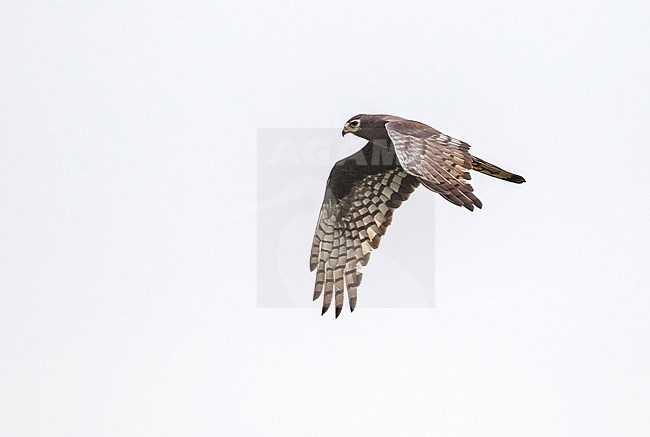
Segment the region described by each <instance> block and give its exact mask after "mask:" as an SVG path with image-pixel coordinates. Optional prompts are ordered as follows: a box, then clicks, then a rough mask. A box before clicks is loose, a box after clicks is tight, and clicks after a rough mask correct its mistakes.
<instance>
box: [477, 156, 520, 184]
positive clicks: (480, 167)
mask: <svg viewBox="0 0 650 437" xmlns="http://www.w3.org/2000/svg"><path fill="white" fill-rule="evenodd" d="M472 169H473V170H476V171H478V172H481V173H483V174H486V175H488V176H492V177H493V178H497V179H503V180H504V181H508V182H514V183H515V184H521V183H522V182H526V179H524V178H523V177H521V176H519V175H518V174H514V173H510V172H509V171H506V170H504V169H502V168H499V167H497V166H496V165H494V164H490V163H489V162H487V161H483V160H482V159H481V158H477V157H476V156H472Z"/></svg>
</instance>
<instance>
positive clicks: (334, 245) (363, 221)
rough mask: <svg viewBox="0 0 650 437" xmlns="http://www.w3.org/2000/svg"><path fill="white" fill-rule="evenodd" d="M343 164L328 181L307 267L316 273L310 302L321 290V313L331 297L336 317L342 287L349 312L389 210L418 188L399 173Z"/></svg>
mask: <svg viewBox="0 0 650 437" xmlns="http://www.w3.org/2000/svg"><path fill="white" fill-rule="evenodd" d="M353 156H354V155H353ZM350 158H351V157H350ZM344 163H349V160H348V161H346V160H345V159H344V160H341V161H339V162H337V163H336V165H335V166H334V168H333V169H332V172H331V174H330V177H329V179H328V181H327V188H326V191H325V199H324V201H323V205H322V206H321V210H320V215H319V217H318V223H317V225H316V231H315V232H314V240H313V243H312V248H311V257H310V268H311V270H312V271H313V270H314V269H316V285H315V287H314V300H316V299H318V298H319V297H320V295H321V293H323V291H324V297H323V311H322V314H325V312H326V311H327V310H328V309H329V307H330V303H331V302H332V294H334V297H335V303H336V317H338V316H339V314H340V313H341V309H342V308H343V292H344V285H343V284H344V282H345V287H346V288H347V291H348V300H349V303H350V310H351V311H354V308H355V306H356V302H357V287H358V286H359V284H360V283H361V276H362V274H361V268H362V267H363V266H365V265H366V264H367V263H368V259H369V258H370V252H371V251H372V250H373V249H376V248H377V247H378V246H379V240H380V239H381V237H382V236H383V235H384V234H385V233H386V228H387V227H388V225H390V223H391V220H392V216H393V211H394V210H395V209H396V208H398V207H399V206H400V205H401V203H402V202H403V201H405V200H406V199H408V197H409V195H410V194H411V193H412V192H413V190H414V189H415V188H416V187H417V186H418V185H419V182H418V180H417V178H415V177H414V176H411V175H409V174H408V173H406V172H404V171H402V170H401V169H398V168H381V169H377V170H378V171H374V170H372V169H370V168H365V169H363V168H358V169H357V170H358V171H356V172H355V170H354V168H350V166H349V165H345V166H344V165H343V164H344Z"/></svg>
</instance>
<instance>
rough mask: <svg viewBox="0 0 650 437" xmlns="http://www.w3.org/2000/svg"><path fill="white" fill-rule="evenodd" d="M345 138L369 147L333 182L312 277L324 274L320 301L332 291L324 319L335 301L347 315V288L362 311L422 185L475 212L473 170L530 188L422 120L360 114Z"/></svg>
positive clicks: (340, 167) (342, 166)
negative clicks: (397, 226)
mask: <svg viewBox="0 0 650 437" xmlns="http://www.w3.org/2000/svg"><path fill="white" fill-rule="evenodd" d="M342 133H343V136H345V134H348V133H351V134H354V135H356V136H358V137H361V138H364V139H366V140H368V144H366V145H365V146H364V147H363V148H362V149H361V150H359V151H358V152H357V153H355V154H353V155H351V156H348V157H347V158H344V159H342V160H340V161H338V162H337V163H336V164H334V167H333V168H332V171H331V172H330V176H329V178H328V180H327V186H326V189H325V199H324V200H323V205H322V206H321V209H320V214H319V216H318V223H317V224H316V231H315V233H314V240H313V243H312V247H311V257H310V268H311V270H312V271H313V270H314V269H317V270H316V286H315V288H314V300H316V299H318V298H319V297H320V295H321V294H323V292H324V297H323V310H322V313H321V314H325V312H326V311H327V310H328V309H329V307H330V304H331V302H332V295H334V299H335V302H336V317H338V316H339V314H341V310H342V308H343V291H344V288H347V292H348V300H349V302H350V311H354V308H355V306H356V303H357V288H358V287H359V284H360V283H361V276H362V275H361V268H362V267H363V266H365V265H366V264H367V263H368V259H369V258H370V252H371V251H372V250H373V249H376V248H377V247H378V246H379V240H380V239H381V237H382V236H383V235H384V234H385V233H386V228H387V227H388V225H390V223H391V220H392V216H393V211H395V209H396V208H398V207H399V206H400V205H401V204H402V202H404V201H405V200H406V199H408V198H409V196H410V195H411V193H412V192H413V190H415V189H416V188H417V187H418V186H419V185H420V184H422V185H424V186H425V187H426V188H428V189H429V190H431V191H433V192H435V193H438V194H440V195H441V196H442V197H444V198H445V199H446V200H448V201H449V202H451V203H453V204H454V205H458V206H461V207H465V208H467V209H469V210H470V211H473V210H474V207H476V208H481V207H482V206H483V205H482V203H481V201H480V200H479V199H478V198H477V197H476V196H475V195H474V193H473V191H474V189H473V188H472V186H471V185H470V184H469V180H470V179H471V176H470V173H469V170H475V171H478V172H480V173H484V174H486V175H488V176H492V177H495V178H498V179H503V180H506V181H509V182H514V183H516V184H521V183H522V182H525V179H524V178H523V177H521V176H519V175H516V174H513V173H510V172H508V171H506V170H503V169H501V168H499V167H497V166H496V165H493V164H490V163H489V162H486V161H484V160H482V159H481V158H477V157H476V156H473V155H471V154H470V153H469V147H470V146H469V144H467V143H465V142H463V141H460V140H457V139H455V138H452V137H450V136H448V135H445V134H443V133H442V132H439V131H437V130H436V129H434V128H432V127H430V126H427V125H426V124H424V123H420V122H417V121H412V120H406V119H404V118H401V117H396V116H394V115H368V114H360V115H356V116H354V117H352V118H351V119H349V120H348V121H347V123H345V125H344V126H343V132H342ZM344 282H345V286H344V285H343V284H344Z"/></svg>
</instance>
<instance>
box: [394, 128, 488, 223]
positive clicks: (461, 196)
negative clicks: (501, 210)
mask: <svg viewBox="0 0 650 437" xmlns="http://www.w3.org/2000/svg"><path fill="white" fill-rule="evenodd" d="M386 131H387V132H388V136H389V138H390V140H391V142H392V143H393V146H394V147H395V152H396V155H397V158H398V159H399V161H400V163H401V165H402V167H403V168H404V170H405V171H406V172H407V173H409V174H412V175H414V176H416V177H418V178H421V182H422V184H423V185H424V186H425V187H427V188H428V189H430V190H431V191H434V192H436V193H438V194H440V195H441V196H442V197H444V198H445V199H447V200H448V201H449V202H451V203H453V204H455V205H458V206H464V207H465V208H467V209H469V210H470V211H473V210H474V207H478V208H481V207H482V206H483V204H482V203H481V201H480V200H479V199H478V198H477V197H476V195H474V194H473V193H472V192H473V191H474V189H473V188H472V186H471V185H470V183H469V182H468V181H469V180H470V179H471V175H470V173H469V170H470V169H471V168H472V156H471V155H470V154H469V148H470V146H469V144H467V143H465V142H463V141H461V140H458V139H456V138H452V137H450V136H448V135H445V134H443V133H441V132H439V131H437V130H436V129H434V128H432V127H430V126H427V125H425V124H423V123H419V122H416V121H410V120H395V121H390V122H388V123H386Z"/></svg>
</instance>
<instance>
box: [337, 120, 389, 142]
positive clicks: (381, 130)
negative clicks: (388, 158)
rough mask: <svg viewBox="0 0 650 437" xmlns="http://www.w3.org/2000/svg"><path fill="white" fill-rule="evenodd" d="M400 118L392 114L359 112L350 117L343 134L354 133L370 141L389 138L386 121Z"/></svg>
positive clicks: (344, 126)
mask: <svg viewBox="0 0 650 437" xmlns="http://www.w3.org/2000/svg"><path fill="white" fill-rule="evenodd" d="M396 119H400V117H395V116H392V115H374V114H358V115H355V116H354V117H352V118H350V119H349V120H348V121H346V122H345V124H344V125H343V131H342V132H341V134H342V135H343V136H345V134H354V135H356V136H358V137H361V138H365V139H366V140H368V141H372V140H387V139H388V133H387V132H386V126H385V125H386V123H388V122H389V121H393V120H396Z"/></svg>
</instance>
